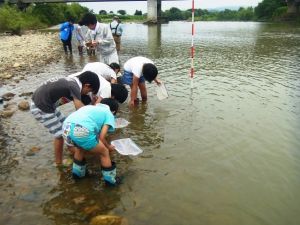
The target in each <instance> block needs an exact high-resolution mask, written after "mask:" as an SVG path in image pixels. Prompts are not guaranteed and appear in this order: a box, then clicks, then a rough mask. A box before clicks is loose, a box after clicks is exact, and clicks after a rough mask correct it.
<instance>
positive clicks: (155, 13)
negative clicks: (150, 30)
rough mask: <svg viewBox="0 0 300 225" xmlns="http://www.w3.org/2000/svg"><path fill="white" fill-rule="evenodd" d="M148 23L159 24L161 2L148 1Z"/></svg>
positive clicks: (159, 0)
mask: <svg viewBox="0 0 300 225" xmlns="http://www.w3.org/2000/svg"><path fill="white" fill-rule="evenodd" d="M147 15H148V18H147V19H148V21H151V22H152V23H157V22H159V21H160V17H161V0H147Z"/></svg>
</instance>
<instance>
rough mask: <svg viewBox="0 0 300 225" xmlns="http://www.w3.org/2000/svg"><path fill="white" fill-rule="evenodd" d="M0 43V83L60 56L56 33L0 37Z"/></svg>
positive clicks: (59, 45)
mask: <svg viewBox="0 0 300 225" xmlns="http://www.w3.org/2000/svg"><path fill="white" fill-rule="evenodd" d="M0 43H1V45H0V81H1V80H4V79H10V78H13V77H15V76H17V75H20V73H22V72H30V71H32V70H34V69H35V68H37V67H41V66H44V65H46V64H48V63H50V62H53V61H55V60H58V59H59V58H60V55H61V44H60V41H59V38H58V33H39V32H34V33H28V34H24V35H22V36H0Z"/></svg>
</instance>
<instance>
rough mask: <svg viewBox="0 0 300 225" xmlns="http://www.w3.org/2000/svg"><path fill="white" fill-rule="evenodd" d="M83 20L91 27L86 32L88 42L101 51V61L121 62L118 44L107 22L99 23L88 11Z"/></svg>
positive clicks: (107, 62)
mask: <svg viewBox="0 0 300 225" xmlns="http://www.w3.org/2000/svg"><path fill="white" fill-rule="evenodd" d="M81 22H82V24H83V25H85V26H87V27H88V28H89V29H88V31H87V34H86V42H89V43H91V44H92V46H94V47H97V50H98V51H99V53H100V62H103V63H106V64H108V65H109V64H111V63H119V57H118V53H117V50H116V44H115V41H114V39H113V36H112V33H111V30H110V28H109V26H108V25H107V24H104V23H99V22H98V21H97V18H96V16H95V15H94V14H92V13H86V14H85V15H84V16H83V17H82V19H81Z"/></svg>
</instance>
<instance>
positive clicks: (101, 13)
mask: <svg viewBox="0 0 300 225" xmlns="http://www.w3.org/2000/svg"><path fill="white" fill-rule="evenodd" d="M99 14H100V15H107V12H106V11H105V10H103V9H102V10H100V11H99Z"/></svg>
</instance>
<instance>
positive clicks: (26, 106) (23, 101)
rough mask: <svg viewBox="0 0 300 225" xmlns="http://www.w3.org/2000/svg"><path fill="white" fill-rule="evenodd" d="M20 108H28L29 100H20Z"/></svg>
mask: <svg viewBox="0 0 300 225" xmlns="http://www.w3.org/2000/svg"><path fill="white" fill-rule="evenodd" d="M18 108H19V109H20V110H23V111H25V110H28V109H29V102H28V101H26V100H22V101H21V102H19V104H18Z"/></svg>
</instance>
